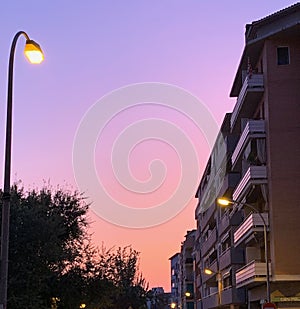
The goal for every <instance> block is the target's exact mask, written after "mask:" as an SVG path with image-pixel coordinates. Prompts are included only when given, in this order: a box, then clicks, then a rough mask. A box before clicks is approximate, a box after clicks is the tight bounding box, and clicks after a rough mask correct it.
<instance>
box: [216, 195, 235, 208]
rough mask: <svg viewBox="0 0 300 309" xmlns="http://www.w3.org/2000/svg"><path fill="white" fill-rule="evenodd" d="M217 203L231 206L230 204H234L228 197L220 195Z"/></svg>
mask: <svg viewBox="0 0 300 309" xmlns="http://www.w3.org/2000/svg"><path fill="white" fill-rule="evenodd" d="M217 203H218V204H219V205H220V206H225V207H226V206H229V205H230V204H232V202H231V201H230V200H228V199H227V198H225V197H219V198H218V199H217Z"/></svg>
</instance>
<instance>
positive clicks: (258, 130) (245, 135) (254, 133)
mask: <svg viewBox="0 0 300 309" xmlns="http://www.w3.org/2000/svg"><path fill="white" fill-rule="evenodd" d="M265 136H266V129H265V121H264V120H249V121H248V122H247V123H246V126H245V128H244V130H243V132H242V134H241V137H240V139H239V141H238V143H237V145H236V147H235V150H234V152H233V154H232V157H231V161H232V165H235V163H236V161H237V159H238V158H239V157H240V155H241V153H242V151H243V149H244V148H245V146H246V145H247V143H248V141H249V140H250V139H251V138H262V137H265Z"/></svg>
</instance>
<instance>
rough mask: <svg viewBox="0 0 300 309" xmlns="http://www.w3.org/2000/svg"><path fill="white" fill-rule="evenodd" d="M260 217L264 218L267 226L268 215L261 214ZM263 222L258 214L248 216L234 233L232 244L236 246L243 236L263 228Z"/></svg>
mask: <svg viewBox="0 0 300 309" xmlns="http://www.w3.org/2000/svg"><path fill="white" fill-rule="evenodd" d="M261 216H262V217H263V218H264V220H265V222H266V225H267V226H268V224H269V221H268V214H267V213H261ZM263 226H264V222H263V220H262V218H261V217H260V215H259V214H258V213H252V214H250V215H249V216H248V217H247V218H246V220H245V221H244V222H243V223H242V224H241V225H240V226H239V228H238V229H237V230H236V231H235V233H234V237H233V239H234V243H235V244H237V243H238V242H239V241H241V240H242V239H243V237H244V236H246V235H248V234H249V233H253V232H255V228H257V227H263Z"/></svg>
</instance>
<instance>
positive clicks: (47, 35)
mask: <svg viewBox="0 0 300 309" xmlns="http://www.w3.org/2000/svg"><path fill="white" fill-rule="evenodd" d="M293 3H295V2H294V1H283V0H282V1H279V0H274V1H259V0H253V1H238V0H234V1H223V2H221V1H218V2H217V1H199V0H198V1H196V0H194V1H182V0H165V1H145V0H132V1H130V0H128V1H124V0H122V1H121V0H118V1H108V0H106V1H95V0H93V1H85V2H83V1H57V0H54V1H43V2H41V1H31V0H28V1H26V2H23V1H2V2H1V4H0V14H1V18H0V28H1V35H0V50H1V51H0V123H1V126H0V159H1V162H3V153H4V134H5V132H4V127H5V113H6V95H7V90H6V88H7V66H8V56H9V49H10V45H11V41H12V39H13V37H14V35H15V33H16V32H17V31H19V30H24V31H26V32H27V33H28V35H29V36H30V37H31V38H32V39H34V40H36V41H37V42H38V43H39V44H40V45H41V47H42V48H43V50H44V53H45V62H44V63H43V64H41V65H40V66H32V65H29V64H28V63H27V62H26V60H25V58H24V57H23V55H22V49H23V47H24V39H23V38H20V39H19V41H18V44H17V50H16V54H15V62H14V63H15V77H14V110H13V115H14V123H13V127H14V132H13V163H12V181H16V180H19V179H21V180H22V181H23V183H24V185H25V186H26V187H35V186H39V187H40V186H41V185H42V184H43V182H44V181H47V182H48V181H50V183H51V185H52V186H56V185H62V186H64V185H68V186H73V187H74V188H76V182H75V177H74V173H73V165H72V151H73V143H74V139H75V135H76V132H77V129H78V128H79V125H80V123H81V121H82V119H83V117H84V115H85V114H86V113H87V111H88V110H89V108H91V106H92V105H93V104H94V103H96V102H98V100H99V99H100V98H101V97H103V96H105V95H107V94H108V93H111V92H113V91H114V90H116V89H118V88H120V87H124V86H127V85H130V84H136V83H144V82H157V83H166V84H171V85H175V86H178V87H180V88H182V89H184V90H185V91H187V92H189V93H191V94H192V95H194V96H195V97H197V98H198V100H199V101H200V102H201V104H203V105H204V106H206V107H207V108H208V109H209V110H210V114H211V116H212V117H213V118H214V119H215V122H216V124H217V125H220V123H221V121H222V119H223V117H224V114H225V113H226V112H230V111H231V110H232V108H233V106H234V103H235V99H230V98H229V91H230V88H231V85H232V81H233V78H234V75H235V73H236V68H237V65H238V63H239V60H240V57H241V54H242V50H243V47H244V30H245V25H246V24H247V23H250V22H252V21H254V20H257V19H260V18H262V17H265V16H267V15H269V14H272V13H274V12H275V11H277V10H280V9H283V8H285V7H287V6H290V5H292V4H293ZM103 106H104V105H103ZM187 108H188V107H187ZM108 109H109V107H108ZM105 111H107V110H105ZM103 112H104V109H103ZM133 112H136V115H137V116H139V115H142V114H145V110H144V111H143V112H141V111H139V109H137V110H135V111H133ZM160 112H161V113H162V114H164V113H165V112H166V111H165V110H164V109H161V110H160ZM127 113H128V110H126V111H125V112H124V113H123V114H122V113H120V114H122V115H121V117H123V118H124V117H125V118H124V119H125V120H126V119H127V122H128V121H129V123H130V121H131V120H130V119H133V118H134V117H136V115H135V116H134V117H133V116H132V115H131V116H130V115H127ZM149 113H150V114H147V115H148V116H147V115H146V116H145V115H142V116H143V119H145V117H146V118H147V117H148V118H151V119H152V118H157V117H158V116H157V111H153V113H152V112H149ZM151 113H152V114H151ZM191 113H192V112H191ZM166 114H169V117H170V118H169V119H168V121H169V122H172V121H173V122H174V123H177V126H179V122H180V123H183V124H184V123H185V121H186V118H184V117H183V116H182V114H180V115H177V116H176V115H175V114H174V115H173V116H172V113H167V112H166ZM126 115H127V116H126ZM172 117H173V118H172ZM120 119H122V118H120ZM124 119H123V122H122V123H123V127H122V125H121V122H118V121H116V119H114V122H111V123H110V124H107V126H106V132H103V136H104V139H103V140H102V144H101V139H100V138H99V143H97V144H96V145H95V156H96V157H97V158H96V159H95V166H96V168H97V173H98V176H99V177H100V178H101V177H104V178H105V177H106V175H108V176H107V178H105V179H104V180H103V182H104V183H106V184H108V186H109V189H108V191H110V194H116V196H117V195H118V193H119V194H120V199H121V200H122V203H124V204H126V205H128V207H141V208H142V207H148V205H151V203H152V205H154V206H155V205H156V204H157V203H159V198H160V197H161V198H162V199H164V200H165V199H166V198H167V196H168V195H169V194H171V193H170V192H169V191H170V190H171V189H174V188H176V182H175V183H174V179H176V177H178V175H179V174H180V170H178V168H176V167H175V166H178V156H179V157H180V153H178V151H177V149H175V148H174V147H173V148H172V147H166V146H168V143H166V142H162V141H158V142H157V143H156V144H155V143H154V142H153V141H148V142H147V143H148V144H146V145H144V146H143V145H142V147H141V148H139V147H137V146H136V145H133V146H132V149H131V150H132V153H131V155H132V157H133V159H132V158H130V159H128V160H127V159H126V158H125V160H124V162H125V163H126V164H127V163H128V165H130V166H131V169H132V173H133V174H135V175H134V177H135V178H136V180H138V181H140V182H141V183H143V182H146V181H147V180H148V179H149V177H150V178H151V173H150V172H149V170H148V168H147V166H148V163H149V162H150V161H151V160H154V159H156V158H159V159H160V160H161V161H164V160H165V161H164V162H166V163H165V165H164V166H165V167H166V175H165V178H163V179H162V180H163V181H164V180H165V181H170V184H169V185H167V184H165V185H164V184H163V185H161V186H160V187H159V189H161V190H162V191H161V194H158V195H155V194H154V193H156V191H153V192H152V193H151V194H150V195H147V194H143V195H142V197H141V196H137V195H135V194H131V195H130V196H127V194H128V192H126V190H124V188H123V191H122V192H121V190H118V187H117V185H116V184H115V181H114V180H112V181H110V178H113V174H112V173H110V172H109V171H107V172H106V171H105V167H103V166H102V165H103V162H106V161H102V159H103V158H104V159H105V158H106V159H107V153H108V154H109V150H108V147H109V145H111V144H112V142H111V141H110V140H109V139H110V138H113V136H114V134H116V133H115V131H114V130H115V129H119V130H123V129H124V121H125V120H124ZM125 123H126V121H125ZM202 125H203V124H202V123H200V124H198V126H199V127H200V129H201V126H202ZM127 126H128V123H127ZM183 126H184V125H183ZM125 127H126V125H125ZM187 127H188V126H187ZM181 129H182V130H183V128H181ZM186 129H187V130H190V132H189V136H190V139H191V141H192V143H193V144H195V148H196V150H195V153H197V155H198V160H199V166H198V167H196V168H197V171H198V174H199V175H198V177H200V176H201V172H202V169H203V167H204V166H205V164H206V159H207V156H208V154H209V147H208V146H207V143H205V141H204V140H205V137H203V136H201V134H199V140H198V137H197V136H198V135H197V134H198V133H197V130H196V129H195V128H194V127H193V125H191V126H190V127H189V128H186ZM107 130H108V131H107ZM109 130H111V131H109ZM110 132H111V134H110ZM202 133H203V132H202ZM170 134H171V133H170ZM116 135H118V133H117V134H116ZM105 136H106V137H105ZM200 140H201V142H200ZM198 142H199V143H200V145H198V144H197V143H198ZM141 144H142V143H141ZM101 147H102V148H101ZM143 147H144V148H145V149H144V148H143ZM147 147H148V150H146V149H147ZM165 148H166V149H165ZM149 149H151V151H150V150H149ZM156 150H159V152H162V153H163V154H162V157H160V155H159V154H157V153H156ZM108 158H109V157H108ZM143 158H145V161H146V162H147V164H146V167H145V166H144V167H143V164H144V162H143V160H142V159H143ZM118 160H119V161H120V158H119V159H118V158H117V161H118ZM119 161H118V162H119ZM107 162H108V164H107V165H106V167H108V165H109V160H108V161H107ZM83 164H84V163H83ZM101 164H102V165H101ZM179 165H180V164H179ZM2 167H3V163H2V164H0V172H1V175H2V174H3V169H2ZM160 170H161V169H160ZM103 171H105V172H103ZM190 172H191V173H192V171H190ZM103 173H104V174H105V175H104V176H103ZM169 173H170V174H169ZM101 174H102V176H101ZM2 178H3V177H2V176H1V178H0V185H1V186H2V185H3V182H2ZM197 185H198V183H195V184H194V187H197ZM192 190H194V188H192ZM129 191H130V190H129ZM158 192H159V191H158ZM129 193H132V192H131V191H130V192H129ZM135 197H136V199H135ZM147 197H148V199H147ZM115 198H117V197H115ZM143 201H145V203H143ZM153 201H154V202H153ZM94 202H95V203H98V205H99V204H101V201H94ZM161 202H163V201H161ZM141 203H142V205H141V206H139V204H141ZM153 203H154V204H153ZM183 206H184V205H183ZM195 206H196V200H192V201H191V202H190V203H189V204H188V205H186V207H185V208H184V210H183V211H182V212H181V213H180V214H179V215H177V216H176V217H174V218H170V220H169V221H168V222H166V223H164V224H160V225H158V226H156V227H152V228H145V229H130V228H125V227H123V228H122V227H119V226H116V225H115V224H110V223H108V222H106V221H104V220H102V219H100V218H99V217H98V216H96V215H95V214H93V213H91V218H92V220H93V222H94V223H93V224H92V229H93V232H94V239H95V242H96V243H99V244H101V242H102V241H103V242H104V244H105V245H106V246H107V247H111V246H113V245H116V246H118V245H120V246H125V245H128V244H132V245H133V247H134V248H135V249H137V250H139V251H141V270H142V272H143V274H144V276H145V277H146V279H147V280H148V281H150V285H151V286H163V287H164V288H165V290H169V289H170V286H169V283H170V278H169V261H168V258H169V257H170V256H172V255H173V254H174V253H176V252H177V251H178V250H180V243H181V241H182V240H183V239H184V235H185V232H186V231H187V230H188V229H191V228H194V227H195V221H194V209H195ZM149 207H151V206H149Z"/></svg>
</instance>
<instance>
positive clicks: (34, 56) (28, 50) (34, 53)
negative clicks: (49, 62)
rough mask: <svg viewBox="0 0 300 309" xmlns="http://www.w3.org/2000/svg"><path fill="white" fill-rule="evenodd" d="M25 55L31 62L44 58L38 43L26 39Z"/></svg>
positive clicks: (34, 62) (35, 62)
mask: <svg viewBox="0 0 300 309" xmlns="http://www.w3.org/2000/svg"><path fill="white" fill-rule="evenodd" d="M24 54H25V57H26V58H27V59H28V61H29V62H30V63H32V64H39V63H41V62H42V61H43V60H44V54H43V51H42V49H41V47H40V45H39V44H37V43H36V42H34V41H33V40H27V41H26V45H25V49H24Z"/></svg>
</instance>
